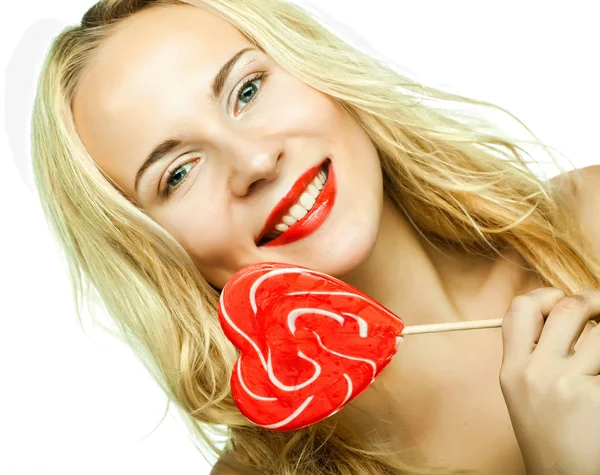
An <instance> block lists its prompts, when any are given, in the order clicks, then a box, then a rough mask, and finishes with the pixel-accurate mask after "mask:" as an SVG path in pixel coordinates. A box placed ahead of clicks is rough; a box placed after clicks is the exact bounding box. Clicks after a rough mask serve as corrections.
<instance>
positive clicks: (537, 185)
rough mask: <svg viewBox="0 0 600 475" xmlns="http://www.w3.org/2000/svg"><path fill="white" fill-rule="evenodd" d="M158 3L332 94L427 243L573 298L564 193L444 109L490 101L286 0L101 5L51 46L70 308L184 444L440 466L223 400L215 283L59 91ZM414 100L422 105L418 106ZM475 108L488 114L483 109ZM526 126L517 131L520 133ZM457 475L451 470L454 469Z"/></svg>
mask: <svg viewBox="0 0 600 475" xmlns="http://www.w3.org/2000/svg"><path fill="white" fill-rule="evenodd" d="M162 4H192V5H196V6H198V7H201V8H206V9H209V10H211V11H213V12H214V13H216V14H218V15H220V16H222V17H223V18H224V19H225V20H227V21H229V22H230V23H231V24H233V25H234V26H236V27H237V28H238V29H239V30H240V31H241V32H242V33H243V34H244V35H246V37H247V38H248V39H249V41H251V42H252V43H253V44H255V45H256V46H258V47H260V48H261V49H262V50H264V51H265V52H266V53H267V54H268V55H269V56H270V57H271V58H272V59H273V60H274V61H276V62H277V63H278V64H279V65H281V67H283V68H285V69H286V70H287V71H288V72H290V73H291V74H293V75H295V76H296V77H298V78H300V79H301V80H303V81H305V82H306V83H307V84H308V85H310V86H311V87H313V88H315V89H317V90H319V91H321V92H322V93H324V94H327V95H329V96H331V97H333V98H335V99H337V100H338V101H339V102H340V103H341V104H342V105H343V107H344V108H345V109H346V110H347V112H348V113H349V114H350V115H351V116H352V117H353V118H354V119H355V120H357V121H358V123H360V124H361V126H362V127H364V129H365V131H366V132H367V133H368V134H369V137H370V138H371V140H372V141H373V143H374V144H375V146H376V147H377V150H378V153H379V156H380V159H381V165H382V169H383V173H384V188H385V192H386V193H387V194H388V195H389V196H390V197H391V198H392V199H393V200H394V201H395V203H396V204H397V206H398V207H399V208H400V209H401V210H402V211H403V212H404V214H405V215H406V217H407V219H409V220H410V222H411V223H412V224H413V225H414V227H415V229H416V230H417V231H418V232H419V233H421V235H422V236H423V237H425V238H426V239H428V240H429V241H430V242H431V243H433V244H434V245H444V246H451V247H455V248H461V249H462V250H464V251H465V252H469V253H478V254H486V255H494V254H496V255H500V254H499V252H500V251H501V250H502V249H503V248H506V247H514V248H515V249H516V250H518V252H520V253H521V255H522V256H523V257H524V258H525V259H526V261H527V262H528V263H529V264H530V265H531V267H532V269H534V270H535V271H537V272H538V273H539V275H540V277H541V279H542V282H543V283H544V284H545V285H548V286H554V287H559V288H562V289H563V290H565V291H566V292H574V291H576V290H578V289H581V288H584V287H598V283H599V280H600V277H599V276H600V267H599V263H598V261H597V260H596V259H595V257H594V255H593V254H592V251H591V246H590V243H589V241H588V240H587V239H586V238H585V236H584V234H583V232H582V229H581V228H580V226H579V224H578V223H577V222H576V221H575V219H574V218H573V217H571V216H569V214H568V213H567V211H565V209H566V206H565V194H564V193H559V192H558V190H557V189H556V187H553V186H551V184H550V183H549V182H546V181H543V180H541V179H540V178H538V177H537V176H536V174H535V173H534V172H533V171H532V170H531V169H530V167H529V166H528V162H527V156H528V153H527V152H526V151H525V149H524V148H523V147H522V146H521V145H522V144H524V143H529V144H538V145H541V146H542V147H543V148H544V151H545V152H547V153H548V154H549V156H550V157H551V159H552V161H553V162H554V163H555V164H556V165H557V166H558V167H559V169H560V168H561V167H560V164H559V163H558V162H557V161H556V159H555V158H554V156H553V155H552V153H551V152H550V151H549V149H548V147H547V146H545V145H543V144H541V142H539V141H538V140H537V138H536V137H535V136H534V135H533V134H532V136H533V137H534V140H532V141H530V142H524V141H520V142H519V141H517V140H516V139H511V138H509V137H508V136H507V134H505V133H504V132H503V131H502V130H501V129H500V127H497V126H493V125H492V124H491V123H490V122H489V121H486V120H484V119H482V118H481V117H480V116H477V115H475V114H467V113H466V111H462V112H459V111H454V112H451V111H450V109H449V108H448V107H446V108H444V104H446V105H447V104H448V103H457V104H458V103H461V104H468V105H470V106H478V107H486V108H494V109H496V110H499V111H501V112H503V113H506V114H508V115H509V116H510V117H512V118H513V119H515V120H517V121H518V122H519V124H521V125H523V127H525V126H524V124H523V123H522V122H521V121H519V120H518V119H517V118H516V117H514V116H513V115H512V114H510V113H509V112H507V111H506V110H505V109H502V108H500V107H498V106H495V105H493V104H489V103H487V102H483V101H478V100H474V99H470V98H466V97H463V96H459V95H456V94H450V93H447V92H443V91H441V90H439V89H435V88H432V87H428V86H425V85H423V84H420V83H418V82H417V81H415V80H413V79H410V78H408V77H405V76H404V75H402V74H400V73H399V72H397V71H395V70H393V69H392V68H391V67H390V66H387V65H385V64H384V63H383V62H382V61H380V60H377V59H375V58H373V57H371V56H369V55H367V54H364V53H362V52H360V51H358V50H357V49H355V48H353V47H351V46H350V45H348V44H347V43H345V42H344V41H342V40H341V39H340V38H339V37H337V36H336V35H335V34H333V33H331V32H330V31H329V30H328V29H327V28H325V27H324V26H322V24H321V23H320V22H319V21H318V18H316V17H315V16H314V14H312V13H309V12H307V11H305V10H304V9H302V8H301V7H300V6H298V5H295V4H293V3H288V2H286V1H285V0H202V1H200V0H198V1H194V0H188V1H177V0H102V1H100V2H98V3H97V4H96V5H95V6H93V7H92V8H91V9H90V10H89V11H88V12H87V13H86V14H85V15H84V17H83V19H82V23H81V25H78V26H74V27H68V28H66V29H65V30H64V31H63V32H62V33H61V34H60V35H59V36H58V37H57V38H56V39H55V40H54V42H53V44H52V47H51V49H50V52H49V54H48V56H47V58H46V61H45V64H44V66H43V70H42V73H41V77H40V80H39V84H38V89H37V95H36V98H35V105H34V113H33V124H32V134H33V137H32V141H33V144H32V150H33V166H34V173H35V180H36V184H37V188H38V191H39V195H40V199H41V203H42V206H43V208H44V212H45V214H46V217H47V219H48V220H49V222H50V224H51V226H52V230H53V231H54V232H55V233H56V236H57V238H58V240H59V242H60V244H61V246H62V249H63V250H64V253H65V257H66V260H67V263H68V266H69V271H70V275H71V279H72V284H73V292H74V298H75V307H76V311H77V315H78V318H79V321H80V323H81V315H80V312H81V303H82V302H87V303H88V304H89V303H90V302H92V301H93V300H94V299H93V298H92V297H93V295H92V294H93V293H97V295H98V296H99V297H100V299H101V300H102V302H103V303H104V305H105V306H106V309H107V311H108V313H109V314H110V315H111V316H112V317H113V319H114V322H115V324H116V326H117V328H118V332H119V334H120V338H122V339H123V340H124V341H125V342H127V344H129V345H131V347H132V348H134V350H135V351H136V354H137V355H138V356H139V358H140V360H141V361H142V363H143V364H144V365H145V366H146V368H147V369H148V371H149V372H150V373H151V374H152V375H153V377H154V378H155V379H156V381H157V383H158V384H159V385H160V386H161V387H162V389H163V390H164V391H165V393H166V394H167V395H168V397H169V399H170V401H172V402H174V403H175V405H176V407H177V409H178V410H179V411H180V413H181V414H182V415H183V416H184V417H185V421H186V422H187V423H188V424H189V428H190V429H191V430H192V431H193V434H194V435H196V436H197V437H196V439H197V442H198V447H199V449H201V450H204V451H205V452H206V449H208V450H211V451H213V453H214V454H215V455H222V451H221V449H220V447H219V446H217V445H215V443H214V442H213V438H214V437H218V436H225V437H227V447H226V450H227V453H228V454H229V453H230V454H232V455H233V457H232V458H231V462H232V463H235V462H236V461H237V462H239V463H241V464H242V466H243V467H245V469H244V473H248V472H249V471H253V470H252V469H255V470H256V473H262V474H278V475H281V474H284V475H286V474H293V473H303V474H309V475H312V474H321V473H335V474H358V473H360V474H373V475H375V474H378V475H381V474H390V473H396V472H400V473H423V474H426V473H431V474H433V473H450V472H451V470H448V469H445V468H441V469H434V468H431V469H427V468H422V469H419V468H418V467H416V466H412V465H410V464H409V463H408V462H407V461H406V460H404V459H403V456H402V452H401V451H399V450H398V448H394V447H391V446H386V445H385V444H383V445H375V444H371V445H368V446H367V445H365V444H364V443H363V444H362V445H361V443H359V442H358V440H359V439H358V438H357V435H356V434H355V433H353V432H352V431H351V430H350V429H348V428H347V427H343V426H342V425H340V424H338V422H334V421H333V420H332V419H331V418H330V419H326V420H324V421H322V422H321V423H318V424H315V425H313V426H310V427H307V428H304V429H301V430H297V431H291V432H283V433H276V432H271V431H268V430H264V429H262V428H260V427H256V426H254V425H253V424H251V423H250V422H249V421H248V420H246V419H245V418H244V417H243V416H242V415H241V414H240V412H239V411H238V410H237V408H236V406H235V404H234V402H233V400H232V398H231V394H230V391H229V376H230V372H231V369H232V365H233V364H234V362H235V360H236V358H237V356H238V354H237V350H236V349H235V348H234V347H233V346H232V344H231V343H230V342H229V341H228V340H227V338H226V337H225V336H224V334H223V332H222V330H221V328H220V326H219V323H218V320H217V318H216V308H217V302H218V293H217V292H216V291H215V289H213V288H212V287H211V286H210V285H209V284H208V283H207V282H206V280H205V279H204V278H203V276H202V275H201V274H200V273H199V271H198V269H197V268H196V267H195V266H194V264H193V262H192V260H191V259H190V256H189V255H188V254H187V253H186V251H185V250H184V249H183V248H182V247H181V245H180V244H179V243H178V242H177V241H176V240H175V239H174V238H173V237H172V236H171V235H170V234H169V233H167V232H166V231H165V230H164V229H163V228H162V227H161V226H159V225H158V224H157V223H155V222H154V221H153V220H152V219H150V218H149V217H148V216H147V215H146V214H144V212H142V211H141V210H140V209H139V208H138V207H137V206H136V205H135V204H134V203H133V202H132V201H131V200H129V199H128V198H127V197H126V196H125V195H124V193H122V192H121V191H120V190H119V188H118V187H117V186H116V184H115V183H114V182H112V180H111V179H110V178H109V177H108V176H106V174H105V173H103V171H102V170H101V169H100V168H99V167H98V166H97V164H96V163H95V162H94V160H93V159H92V157H91V156H90V155H89V154H88V153H87V152H86V149H85V147H84V146H83V143H82V142H81V140H80V138H79V136H78V134H77V132H76V128H75V125H74V121H73V116H72V113H71V100H72V98H73V94H74V91H75V88H76V87H77V84H78V79H79V78H80V76H81V74H82V71H84V69H85V68H86V65H87V64H88V62H89V60H90V58H91V56H92V54H93V53H94V51H95V50H96V48H98V46H99V45H100V44H101V43H102V41H103V39H104V38H106V37H107V36H108V35H109V34H110V32H111V29H112V28H113V26H114V25H115V24H117V23H118V22H119V21H120V20H122V19H124V18H126V17H128V16H130V15H132V14H134V13H136V12H138V11H140V10H142V9H144V8H147V7H153V6H155V5H162ZM426 102H428V103H429V104H426ZM486 110H487V109H486ZM525 129H526V130H527V131H528V132H530V131H529V129H527V127H525ZM461 473H462V472H461Z"/></svg>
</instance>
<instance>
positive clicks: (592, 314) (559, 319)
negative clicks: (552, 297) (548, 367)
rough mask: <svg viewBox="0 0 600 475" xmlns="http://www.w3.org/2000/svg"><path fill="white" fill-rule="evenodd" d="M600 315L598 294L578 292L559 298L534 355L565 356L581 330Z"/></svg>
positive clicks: (590, 290)
mask: <svg viewBox="0 0 600 475" xmlns="http://www.w3.org/2000/svg"><path fill="white" fill-rule="evenodd" d="M598 315H600V291H599V290H595V289H589V290H581V291H579V292H575V293H574V294H573V295H569V296H567V297H565V298H563V299H560V300H559V301H558V302H556V304H555V305H554V307H552V309H551V310H550V314H549V315H548V318H547V319H546V323H545V324H544V328H543V330H542V334H541V336H540V340H539V342H538V345H537V347H536V349H535V351H536V353H538V352H539V353H540V354H541V353H545V354H552V355H556V356H563V357H567V356H570V355H572V354H573V351H574V350H573V347H574V346H575V343H576V342H577V340H578V339H579V337H580V336H581V333H582V332H583V329H584V328H585V326H586V325H587V323H588V322H589V321H590V319H592V318H597V317H598Z"/></svg>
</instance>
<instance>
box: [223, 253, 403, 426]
mask: <svg viewBox="0 0 600 475" xmlns="http://www.w3.org/2000/svg"><path fill="white" fill-rule="evenodd" d="M219 321H220V323H221V326H222V328H223V331H224V332H225V335H226V336H227V338H229V340H230V341H231V342H232V343H233V344H234V345H235V346H236V347H237V348H238V349H239V350H240V353H241V355H240V357H239V358H238V360H237V362H236V364H235V366H234V369H233V371H232V375H231V393H232V396H233V399H234V401H235V403H236V405H237V407H238V408H239V410H240V412H241V413H242V414H243V415H244V416H246V417H247V418H248V419H249V420H250V421H252V422H254V423H255V424H257V425H259V426H261V427H264V428H266V429H271V430H275V431H286V430H292V429H300V428H302V427H305V426H308V425H310V424H314V423H315V422H319V421H320V420H323V419H325V418H327V417H329V416H331V415H333V414H335V413H336V412H337V411H339V410H340V409H341V408H342V407H343V406H344V405H345V404H346V403H348V402H349V401H350V400H352V399H353V398H355V397H356V396H358V395H359V394H360V393H361V392H363V391H364V390H365V389H367V387H368V386H369V385H370V384H371V383H372V382H373V381H374V380H375V378H376V377H377V375H378V374H379V373H380V372H381V371H382V370H383V369H384V368H385V366H386V365H387V364H388V363H389V362H390V360H391V358H392V356H394V354H395V353H396V347H397V343H398V342H399V339H400V340H401V336H400V335H401V334H402V330H403V328H404V323H403V322H402V319H400V318H399V317H398V316H396V315H394V314H393V313H392V312H390V311H389V310H387V309H386V308H385V307H383V306H382V305H381V304H379V303H377V302H376V301H375V300H373V299H371V298H370V297H368V296H367V295H365V294H363V293H362V292H360V291H358V290H357V289H355V288H353V287H352V286H350V285H348V284H346V283H344V282H342V281H340V280H338V279H335V278H333V277H331V276H329V275H327V274H323V273H320V272H316V271H313V270H310V269H306V268H303V267H299V266H290V265H286V264H279V263H261V264H257V265H252V266H248V267H245V268H244V269H242V270H241V271H239V272H237V273H236V274H235V275H234V276H233V277H232V278H231V279H230V280H229V282H227V284H226V285H225V287H224V288H223V291H222V293H221V299H220V304H219Z"/></svg>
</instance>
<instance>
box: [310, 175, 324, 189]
mask: <svg viewBox="0 0 600 475" xmlns="http://www.w3.org/2000/svg"><path fill="white" fill-rule="evenodd" d="M311 185H313V186H314V187H315V188H316V189H317V190H319V191H321V190H322V189H323V182H322V181H321V179H320V178H319V177H318V176H317V177H315V179H314V180H313V181H312V183H311Z"/></svg>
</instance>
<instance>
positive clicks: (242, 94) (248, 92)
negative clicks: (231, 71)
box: [236, 73, 267, 105]
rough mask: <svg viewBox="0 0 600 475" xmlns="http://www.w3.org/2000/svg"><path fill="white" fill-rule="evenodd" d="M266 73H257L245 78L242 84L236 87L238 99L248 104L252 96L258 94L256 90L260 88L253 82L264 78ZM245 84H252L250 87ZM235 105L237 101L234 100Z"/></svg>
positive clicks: (252, 98)
mask: <svg viewBox="0 0 600 475" xmlns="http://www.w3.org/2000/svg"><path fill="white" fill-rule="evenodd" d="M266 75H267V73H259V74H258V75H256V76H254V77H249V78H247V79H245V80H244V81H243V83H242V85H241V86H240V88H239V89H238V91H239V92H238V94H237V99H238V101H246V104H250V102H252V101H253V100H254V98H255V97H256V96H257V95H258V91H259V90H260V89H259V88H258V87H256V86H255V85H254V84H253V83H254V82H255V81H258V80H260V79H263V78H265V76H266ZM247 86H252V87H247ZM236 105H237V102H236Z"/></svg>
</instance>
